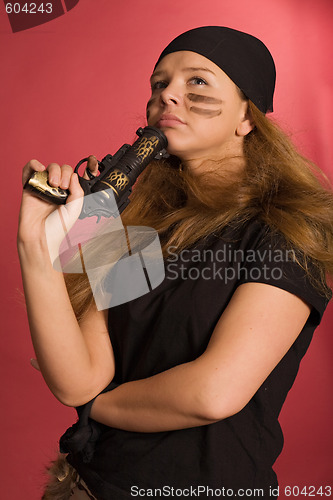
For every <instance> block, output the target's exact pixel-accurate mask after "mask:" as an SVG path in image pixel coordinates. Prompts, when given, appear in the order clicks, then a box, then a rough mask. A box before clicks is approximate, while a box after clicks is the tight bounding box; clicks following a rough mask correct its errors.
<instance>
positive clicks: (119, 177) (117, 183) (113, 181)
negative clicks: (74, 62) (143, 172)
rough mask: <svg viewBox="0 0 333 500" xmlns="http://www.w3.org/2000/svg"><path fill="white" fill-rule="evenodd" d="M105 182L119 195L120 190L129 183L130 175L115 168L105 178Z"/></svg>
mask: <svg viewBox="0 0 333 500" xmlns="http://www.w3.org/2000/svg"><path fill="white" fill-rule="evenodd" d="M101 182H103V184H106V185H107V186H109V187H110V188H111V189H113V191H114V192H115V193H116V195H118V192H119V191H122V190H123V188H124V187H125V186H127V184H128V177H127V176H126V175H125V174H124V173H123V172H121V171H120V170H118V169H114V170H113V172H111V174H110V175H108V176H107V177H106V179H104V180H103V181H101Z"/></svg>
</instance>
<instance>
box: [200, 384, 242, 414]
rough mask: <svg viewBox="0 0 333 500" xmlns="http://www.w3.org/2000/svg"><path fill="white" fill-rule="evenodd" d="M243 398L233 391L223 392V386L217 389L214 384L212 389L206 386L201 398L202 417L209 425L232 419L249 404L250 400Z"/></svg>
mask: <svg viewBox="0 0 333 500" xmlns="http://www.w3.org/2000/svg"><path fill="white" fill-rule="evenodd" d="M242 396H243V395H241V394H239V393H238V394H237V393H236V392H235V391H232V389H231V390H230V389H228V390H223V389H222V390H221V386H220V387H219V388H216V387H215V386H214V385H213V384H211V386H210V387H208V386H207V385H206V386H205V387H204V388H203V390H202V391H201V395H200V396H199V404H198V409H199V414H200V417H201V418H202V419H204V420H206V421H207V422H208V423H214V422H218V421H219V420H223V419H225V418H228V417H231V416H232V415H235V414H236V413H238V412H240V411H241V410H242V409H243V408H244V406H246V404H247V403H248V400H247V399H246V398H244V397H242Z"/></svg>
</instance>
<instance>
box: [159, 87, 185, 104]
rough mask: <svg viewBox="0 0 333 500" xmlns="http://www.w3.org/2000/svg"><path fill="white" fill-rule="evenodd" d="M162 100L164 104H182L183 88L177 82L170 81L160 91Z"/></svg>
mask: <svg viewBox="0 0 333 500" xmlns="http://www.w3.org/2000/svg"><path fill="white" fill-rule="evenodd" d="M160 100H161V102H162V103H163V104H165V105H167V104H174V105H177V104H181V102H182V94H181V89H180V87H179V86H177V85H176V84H175V83H169V84H168V85H167V86H166V87H165V89H163V90H162V92H161V93H160Z"/></svg>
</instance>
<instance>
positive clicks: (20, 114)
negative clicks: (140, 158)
mask: <svg viewBox="0 0 333 500" xmlns="http://www.w3.org/2000/svg"><path fill="white" fill-rule="evenodd" d="M1 9H2V10H1V11H0V51H1V69H2V72H1V73H2V77H1V93H0V98H1V103H0V104H1V107H0V109H1V121H0V124H1V125H0V126H1V138H2V141H1V143H2V146H1V156H2V176H1V179H2V184H1V207H2V209H1V214H2V217H1V227H2V230H1V235H2V245H1V265H2V269H3V271H2V276H3V280H2V287H1V308H2V314H1V325H2V331H3V333H2V337H1V346H2V353H3V354H2V363H1V373H2V378H1V380H2V384H1V401H2V411H1V427H0V428H1V431H2V436H1V457H2V458H1V461H2V463H1V468H0V470H1V472H2V476H3V478H2V481H1V498H6V499H10V500H22V499H23V498H24V500H35V499H38V498H40V496H41V491H42V484H43V476H42V471H43V468H44V465H45V464H46V463H47V462H48V461H49V460H50V459H52V458H54V456H55V453H56V450H57V440H58V438H59V436H60V435H61V434H62V432H63V431H64V430H65V429H66V428H67V426H69V425H71V424H72V423H73V421H74V419H75V412H74V410H73V409H71V408H67V407H63V406H61V404H60V403H58V402H57V401H56V400H55V398H54V397H53V396H52V394H51V393H50V392H49V391H48V389H47V387H46V385H45V384H44V381H43V379H42V378H41V376H40V374H39V373H38V372H37V371H35V370H34V369H33V368H31V367H30V364H29V359H30V357H32V356H33V349H32V346H31V342H30V338H29V330H28V325H27V320H26V316H25V310H24V305H23V301H22V298H21V295H20V290H21V279H20V270H19V264H18V258H17V255H16V245H15V240H16V227H17V216H18V211H19V203H20V195H21V169H22V167H23V165H24V164H25V163H26V162H27V161H28V160H29V159H31V158H37V159H39V160H40V161H42V162H44V163H49V162H51V161H56V162H59V163H61V162H62V163H69V164H71V165H75V163H76V162H77V161H78V160H79V159H81V158H83V157H84V156H86V155H88V154H92V153H94V154H95V155H96V156H97V157H99V158H101V157H102V156H104V155H105V154H107V153H114V152H115V151H116V150H117V149H118V148H119V147H120V146H121V145H122V144H123V143H124V142H131V141H132V140H133V138H134V134H135V130H136V128H137V127H138V126H141V125H143V124H144V115H145V103H146V100H147V98H148V96H149V85H148V77H149V76H150V72H151V71H152V68H153V65H154V62H155V60H156V58H157V57H158V55H159V53H160V51H161V49H162V48H163V47H164V46H165V45H166V43H167V42H169V41H170V40H171V38H172V37H174V36H175V35H177V34H179V33H180V32H182V31H184V30H186V29H189V28H192V27H196V26H199V25H209V24H219V25H225V26H229V27H233V28H236V29H240V30H243V31H247V32H249V33H252V34H254V35H256V36H258V37H259V38H261V39H262V40H263V41H264V42H265V43H266V44H267V45H268V47H269V48H270V50H271V52H272V54H273V56H274V58H275V61H276V66H277V75H278V76H277V89H276V98H275V112H274V114H273V116H274V117H275V118H276V119H277V120H278V121H279V122H280V124H281V125H282V126H283V127H284V128H285V129H287V130H289V131H292V133H293V138H294V141H295V142H296V143H297V145H298V146H299V148H300V149H301V150H302V151H303V152H304V154H306V155H307V156H309V157H310V158H311V159H312V160H314V161H315V162H316V163H317V164H319V165H320V167H321V168H322V169H323V170H324V171H325V172H326V174H327V175H328V176H329V177H330V178H331V179H332V178H333V167H332V159H333V158H332V151H333V149H332V129H333V123H332V122H333V113H332V111H333V108H332V83H333V82H332V74H333V70H332V64H331V57H332V46H333V40H332V38H333V35H332V21H333V2H332V1H331V0H316V1H315V2H314V1H313V0H270V1H267V0H252V1H251V2H249V1H248V0H237V1H234V0H205V1H204V2H202V1H200V2H199V1H195V0H191V1H190V0H181V1H179V0H166V1H162V0H160V1H156V0H141V1H137V2H135V1H134V0H124V1H123V2H115V1H110V0H91V1H88V0H80V2H79V3H78V5H77V6H76V7H75V8H74V9H73V10H71V11H70V12H68V13H66V14H65V15H63V16H61V17H59V18H58V19H55V20H53V21H51V22H48V23H47V24H43V25H41V26H39V27H36V28H33V29H30V30H26V31H21V32H19V33H15V34H13V33H12V32H11V29H10V24H9V21H8V18H7V16H6V14H5V11H4V7H3V6H2V5H1ZM55 307H56V304H55ZM332 323H333V306H332V304H330V306H329V308H328V310H327V312H326V314H325V316H324V319H323V322H322V324H321V326H320V327H319V328H318V330H317V331H316V332H315V336H314V340H313V342H312V345H311V347H310V350H309V352H308V354H307V355H306V357H305V359H304V361H303V362H302V365H301V369H300V372H299V375H298V379H297V382H296V383H295V385H294V387H293V389H292V391H291V394H290V395H289V397H288V399H287V402H286V404H285V406H284V409H283V411H282V414H281V423H282V425H283V429H284V435H285V447H284V451H283V453H282V455H281V457H280V458H279V459H278V461H277V463H276V467H275V468H276V471H277V473H278V476H279V481H280V484H281V487H282V488H284V487H285V486H287V485H290V486H299V487H303V486H306V485H308V486H310V485H314V486H316V487H319V486H325V485H328V484H331V482H332V464H333V455H332V445H333V438H332V425H331V422H332V411H333V404H332V397H331V394H332V371H333V368H332V367H333V364H332V360H331V359H330V358H331V352H332V346H333V339H332V336H331V335H330V334H331V331H332ZM280 498H285V497H284V495H283V494H281V497H280ZM317 498H319V497H317Z"/></svg>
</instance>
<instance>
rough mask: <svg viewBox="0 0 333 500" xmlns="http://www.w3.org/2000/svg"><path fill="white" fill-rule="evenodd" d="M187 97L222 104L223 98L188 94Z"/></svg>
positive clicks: (196, 100)
mask: <svg viewBox="0 0 333 500" xmlns="http://www.w3.org/2000/svg"><path fill="white" fill-rule="evenodd" d="M186 97H187V98H188V99H189V100H190V101H192V102H203V103H205V104H222V102H223V101H221V99H216V97H209V96H207V95H199V94H187V95H186Z"/></svg>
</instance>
